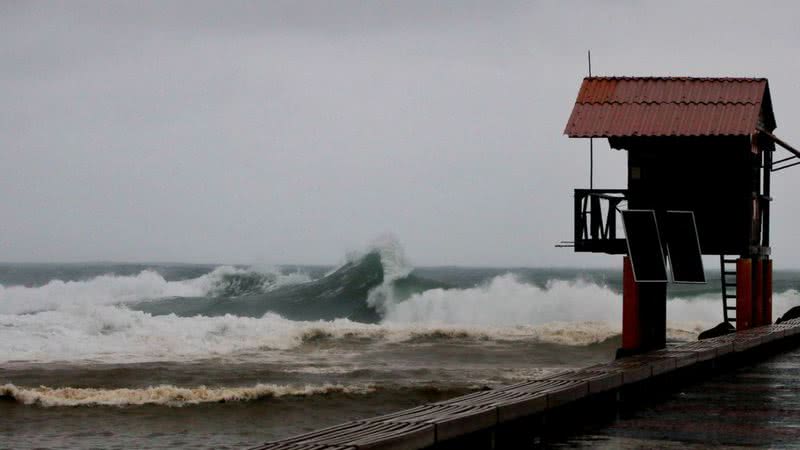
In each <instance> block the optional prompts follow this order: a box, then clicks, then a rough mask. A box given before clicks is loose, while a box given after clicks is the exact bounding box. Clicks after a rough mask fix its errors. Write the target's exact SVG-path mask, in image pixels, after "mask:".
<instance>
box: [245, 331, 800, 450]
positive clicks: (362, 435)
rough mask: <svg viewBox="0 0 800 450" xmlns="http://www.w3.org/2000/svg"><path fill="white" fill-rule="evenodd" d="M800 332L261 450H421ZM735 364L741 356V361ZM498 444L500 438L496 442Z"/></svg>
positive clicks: (729, 342)
mask: <svg viewBox="0 0 800 450" xmlns="http://www.w3.org/2000/svg"><path fill="white" fill-rule="evenodd" d="M795 336H797V338H800V319H794V320H790V321H787V322H783V323H781V324H778V325H768V326H764V327H758V328H754V329H751V330H747V331H742V332H738V333H734V334H729V335H726V336H721V337H718V338H713V339H707V340H703V341H695V342H690V343H686V344H682V345H678V346H675V347H670V348H668V349H664V350H658V351H655V352H650V353H647V354H643V355H637V356H632V357H629V358H622V359H618V360H616V361H612V362H609V363H606V364H598V365H594V366H590V367H586V368H583V369H579V370H572V371H566V372H562V373H557V374H554V375H551V376H548V377H545V378H541V379H532V380H528V381H524V382H521V383H517V384H513V385H510V386H504V387H500V388H497V389H492V390H487V391H480V392H475V393H472V394H468V395H464V396H461V397H456V398H452V399H449V400H445V401H442V402H438V403H431V404H426V405H422V406H419V407H416V408H411V409H408V410H404V411H399V412H396V413H392V414H387V415H384V416H380V417H374V418H371V419H364V420H357V421H352V422H347V423H343V424H341V425H336V426H333V427H329V428H325V429H323V430H319V431H314V432H311V433H306V434H302V435H299V436H294V437H291V438H287V439H283V440H279V441H274V442H269V443H266V444H264V445H262V446H259V447H256V448H255V449H254V450H279V449H280V450H345V449H347V450H364V449H370V450H379V449H380V450H385V449H386V450H388V449H391V450H416V449H423V448H428V447H435V446H439V445H440V444H446V443H448V442H452V440H453V439H456V438H463V437H465V436H469V435H472V434H475V433H477V432H484V431H487V430H492V429H495V428H497V427H502V426H503V425H504V424H510V423H515V422H519V421H520V420H525V419H526V418H530V417H535V416H537V415H542V414H547V413H550V412H554V411H558V410H563V409H564V407H567V406H570V405H572V404H574V403H575V402H578V401H580V400H584V399H591V398H592V397H598V396H603V395H606V396H607V395H609V394H614V393H615V392H619V391H620V390H622V389H625V388H632V387H635V386H636V385H640V384H642V383H643V382H645V381H649V380H652V379H657V378H663V376H665V375H669V374H673V373H676V374H677V373H678V372H681V371H683V372H685V371H686V369H692V368H699V367H713V366H714V365H715V364H718V363H721V362H722V361H723V360H724V361H728V362H730V361H731V360H736V359H743V358H745V357H747V356H748V355H750V356H752V354H753V353H757V352H760V351H762V350H765V349H766V348H767V346H768V345H769V344H773V343H780V342H786V341H789V340H791V341H792V342H794V341H796V340H797V339H796V338H795ZM734 362H735V361H734ZM492 442H493V441H492Z"/></svg>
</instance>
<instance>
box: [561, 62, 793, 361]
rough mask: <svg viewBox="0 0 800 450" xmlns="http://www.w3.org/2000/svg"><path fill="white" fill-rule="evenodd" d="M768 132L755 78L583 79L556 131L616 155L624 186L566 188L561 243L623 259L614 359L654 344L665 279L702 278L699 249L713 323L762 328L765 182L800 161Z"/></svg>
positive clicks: (768, 105)
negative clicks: (717, 315)
mask: <svg viewBox="0 0 800 450" xmlns="http://www.w3.org/2000/svg"><path fill="white" fill-rule="evenodd" d="M775 127H776V123H775V117H774V115H773V113H772V100H771V97H770V91H769V84H768V82H767V80H766V79H764V78H677V77H588V78H585V79H584V80H583V83H582V85H581V88H580V91H579V92H578V98H577V100H576V101H575V107H574V108H573V110H572V114H571V115H570V118H569V121H568V123H567V127H566V130H565V134H566V135H568V136H569V137H572V138H607V139H608V143H609V145H610V147H611V148H613V149H617V150H626V151H627V152H628V174H627V189H576V190H575V203H574V207H575V211H574V213H575V233H574V241H573V242H571V243H570V244H569V245H570V246H574V248H575V251H576V252H594V253H607V254H620V255H625V256H624V258H623V305H622V309H623V314H622V316H623V319H622V349H621V350H620V354H623V355H624V354H633V353H639V352H644V351H648V350H653V349H658V348H663V347H664V346H665V341H666V321H667V315H666V309H667V308H666V306H667V303H666V302H667V284H668V282H670V281H671V282H674V283H704V282H706V280H705V275H704V268H703V261H702V258H701V255H718V257H719V261H720V276H721V285H722V318H723V321H725V322H727V323H730V324H732V325H734V326H735V328H736V329H737V330H745V329H748V328H751V327H754V326H759V325H766V324H769V323H772V260H771V259H770V253H771V251H770V235H769V224H770V220H769V218H770V202H771V201H772V198H771V197H770V184H771V182H770V177H771V173H772V172H776V171H779V170H781V169H784V168H788V167H791V166H794V165H797V164H800V152H798V151H797V150H796V149H794V148H793V147H792V146H790V145H788V144H786V143H785V142H783V141H782V140H780V139H779V138H777V137H776V136H775V135H774V134H773V130H774V129H775ZM776 144H777V146H778V147H782V148H783V149H785V150H787V151H788V152H789V153H790V154H789V155H788V157H781V158H780V159H777V160H776V158H775V157H774V156H773V154H774V153H775V150H776ZM618 214H619V215H620V216H621V219H622V220H618ZM620 222H621V225H622V229H618V228H619V227H618V225H620ZM623 232H624V236H623ZM667 265H669V270H668V269H667Z"/></svg>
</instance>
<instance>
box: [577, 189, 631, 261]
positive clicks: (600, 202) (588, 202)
mask: <svg viewBox="0 0 800 450" xmlns="http://www.w3.org/2000/svg"><path fill="white" fill-rule="evenodd" d="M627 195H628V191H627V190H626V189H575V241H574V245H575V251H576V252H593V253H609V254H613V255H620V254H624V253H626V251H627V249H626V244H625V238H624V235H623V233H622V232H621V230H618V229H617V226H618V225H619V224H620V223H621V221H620V220H617V218H618V217H617V216H618V214H619V210H618V206H619V205H620V203H622V202H623V201H625V200H626V199H627Z"/></svg>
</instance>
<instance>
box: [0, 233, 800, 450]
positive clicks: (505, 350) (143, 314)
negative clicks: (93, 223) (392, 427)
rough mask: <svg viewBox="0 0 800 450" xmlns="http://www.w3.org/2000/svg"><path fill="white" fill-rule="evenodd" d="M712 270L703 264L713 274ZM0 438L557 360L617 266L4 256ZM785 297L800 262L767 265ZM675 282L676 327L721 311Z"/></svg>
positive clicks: (604, 356) (273, 412)
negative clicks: (792, 266)
mask: <svg viewBox="0 0 800 450" xmlns="http://www.w3.org/2000/svg"><path fill="white" fill-rule="evenodd" d="M712 277H714V274H713V273H709V278H712ZM0 284H2V287H0V448H116V447H120V448H122V447H125V448H130V447H136V448H176V447H198V448H208V447H216V448H241V447H242V446H249V445H254V444H257V443H260V442H263V441H265V440H269V439H274V438H279V437H284V436H287V435H290V434H294V433H299V432H302V431H308V430H311V429H315V428H319V427H322V426H326V425H330V424H334V423H338V422H341V421H344V420H349V419H355V418H360V417H365V416H371V415H376V414H380V413H384V412H388V411H391V410H395V409H398V408H404V407H409V406H412V405H414V404H418V403H424V402H429V401H435V400H438V399H443V398H446V397H450V396H455V395H459V394H463V393H466V392H468V391H471V390H475V389H481V388H484V387H487V386H489V387H491V386H495V385H499V384H504V383H511V382H514V381H519V380H521V379H528V378H531V377H535V376H538V375H541V374H542V373H547V372H549V371H552V370H556V369H560V368H565V367H578V366H584V365H589V364H593V363H596V362H602V361H607V360H608V359H610V358H612V357H613V354H614V351H615V350H616V348H617V346H618V344H619V323H620V320H619V314H620V305H619V302H620V299H619V288H620V275H619V273H618V271H616V270H590V271H589V270H580V269H530V268H503V269H495V268H491V269H481V268H458V267H437V268H416V269H412V268H411V267H410V266H408V264H407V263H406V262H405V261H404V260H403V258H402V252H401V250H400V249H399V248H398V247H397V246H392V245H388V246H384V247H381V248H376V249H373V250H371V251H367V252H365V253H364V254H363V255H360V256H352V257H350V259H349V260H348V262H346V263H344V264H342V265H340V266H337V267H319V266H287V267H278V268H252V267H229V266H224V267H218V266H212V265H187V264H157V265H150V264H145V265H143V264H105V263H97V264H57V265H56V264H24V265H20V264H16V265H10V264H3V265H0ZM775 285H776V291H777V292H778V294H777V295H776V298H775V310H776V313H777V314H779V313H780V312H782V310H783V309H787V308H788V307H789V306H793V305H794V304H796V303H798V301H797V300H798V295H797V292H796V291H795V288H796V286H798V285H800V276H798V275H797V274H796V273H792V272H778V273H776V276H775ZM717 292H718V291H717V286H716V285H714V284H713V283H709V284H708V285H704V286H699V287H698V286H692V287H688V288H687V287H678V286H673V287H671V290H670V296H671V300H670V302H669V310H668V314H669V317H670V326H669V327H670V338H671V339H673V340H689V339H694V338H695V337H696V334H697V333H698V332H699V331H700V330H702V329H703V328H704V327H707V326H710V325H714V324H716V323H717V322H718V321H719V319H720V317H721V307H720V301H719V298H718V294H717Z"/></svg>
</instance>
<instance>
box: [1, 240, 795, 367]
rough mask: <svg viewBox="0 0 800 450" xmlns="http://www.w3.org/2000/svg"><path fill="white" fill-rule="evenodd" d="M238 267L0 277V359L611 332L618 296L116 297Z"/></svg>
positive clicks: (578, 340) (697, 315)
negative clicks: (183, 275)
mask: <svg viewBox="0 0 800 450" xmlns="http://www.w3.org/2000/svg"><path fill="white" fill-rule="evenodd" d="M384 248H386V246H384ZM386 255H391V252H387V253H386ZM394 255H395V257H396V258H395V263H394V264H395V266H396V267H397V273H403V271H404V270H406V269H405V268H406V267H408V266H407V264H406V263H405V262H404V260H403V258H402V252H395V253H394ZM387 266H388V265H387ZM237 270H241V269H234V268H219V269H217V270H215V271H214V272H211V273H209V274H208V275H205V276H203V277H200V278H196V279H193V280H187V281H179V282H168V281H165V280H164V279H163V277H161V276H160V275H158V274H156V273H154V272H142V273H140V274H138V275H136V276H132V277H114V276H102V277H97V278H95V279H92V280H88V281H80V282H66V283H65V282H57V281H53V282H51V283H48V284H47V285H45V286H42V287H39V288H25V287H8V288H0V362H8V361H20V360H24V361H40V362H46V361H76V360H99V361H105V362H141V361H172V360H177V361H180V360H192V359H200V358H209V357H227V356H231V357H237V355H243V354H247V355H262V356H263V354H264V352H271V351H273V350H277V351H291V350H293V349H296V348H299V347H302V346H309V345H312V346H313V345H317V343H319V342H320V341H336V340H346V339H349V340H351V341H352V342H356V341H358V342H357V343H354V344H353V345H381V344H384V343H397V342H406V341H416V340H430V341H435V340H444V341H446V340H453V339H466V340H482V341H486V340H493V341H520V340H526V341H531V342H546V343H555V344H563V345H587V344H592V343H597V342H602V341H603V340H606V339H608V338H610V337H612V336H614V335H618V334H619V333H620V325H621V310H622V300H621V296H620V295H619V293H617V292H614V291H613V290H612V289H610V288H608V287H606V286H602V285H598V284H594V283H590V282H586V281H581V280H574V281H561V280H556V281H551V282H549V283H548V284H547V285H546V286H545V287H539V286H536V285H533V284H529V283H525V282H523V281H520V280H519V279H518V278H517V277H515V276H513V275H502V276H498V277H495V278H494V279H492V280H490V281H489V282H487V283H486V284H484V285H481V286H477V287H473V288H467V289H433V290H428V291H426V292H423V293H420V294H417V295H415V296H413V297H411V298H410V299H408V300H406V301H403V302H398V301H396V300H395V299H394V298H392V297H388V296H387V297H384V298H383V299H382V303H381V305H382V306H381V307H382V310H383V311H384V320H383V321H382V322H381V323H379V324H364V323H358V322H352V321H349V320H347V319H337V320H332V321H292V320H288V319H285V318H283V317H280V316H278V315H276V314H271V313H268V314H265V315H264V316H263V317H258V318H251V317H239V316H232V315H225V316H218V317H205V316H195V317H178V316H175V315H161V316H154V315H151V314H149V313H145V312H141V311H134V310H130V309H128V308H127V307H125V306H124V304H125V303H126V302H133V301H142V300H144V299H148V298H157V297H164V296H194V295H203V294H204V293H206V292H208V290H209V289H212V288H213V286H214V285H215V283H216V282H217V281H216V280H218V279H219V277H221V276H223V275H224V274H226V273H235V271H237ZM303 280H304V278H302V277H300V278H298V279H296V280H294V281H292V282H303ZM798 303H800V294H798V292H797V291H786V292H783V293H779V294H776V295H775V296H774V311H775V314H776V316H777V315H779V314H782V313H783V312H784V311H786V310H787V309H789V307H791V306H793V305H796V304H798ZM28 312H30V313H28ZM21 313H27V314H21ZM667 314H668V320H669V323H668V327H669V336H670V337H671V338H672V339H678V340H692V339H695V338H696V336H697V334H698V333H699V332H700V331H702V330H704V329H707V328H709V327H710V326H713V325H715V324H717V323H718V322H719V321H720V318H721V311H720V300H719V298H718V297H717V296H715V295H708V296H700V297H693V298H677V299H672V300H670V301H669V302H668V312H667ZM301 353H302V352H301ZM273 356H274V355H273Z"/></svg>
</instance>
